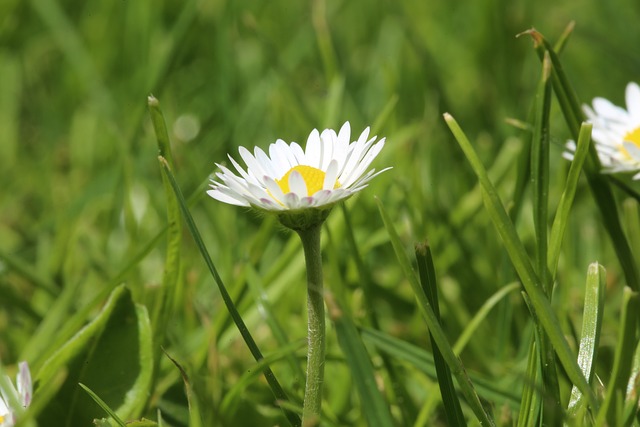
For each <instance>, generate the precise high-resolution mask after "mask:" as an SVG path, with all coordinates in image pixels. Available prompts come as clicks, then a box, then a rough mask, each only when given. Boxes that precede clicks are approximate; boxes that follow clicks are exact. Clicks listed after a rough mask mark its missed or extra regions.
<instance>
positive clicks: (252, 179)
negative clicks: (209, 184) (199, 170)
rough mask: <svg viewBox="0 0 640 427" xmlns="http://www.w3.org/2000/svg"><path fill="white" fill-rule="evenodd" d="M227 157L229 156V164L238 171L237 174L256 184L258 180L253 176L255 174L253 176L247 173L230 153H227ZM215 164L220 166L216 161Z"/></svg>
mask: <svg viewBox="0 0 640 427" xmlns="http://www.w3.org/2000/svg"><path fill="white" fill-rule="evenodd" d="M228 157H229V160H230V161H231V164H232V165H233V167H234V168H236V170H237V171H238V173H239V174H240V175H241V176H242V177H243V178H244V179H246V180H247V182H251V183H253V184H256V185H257V184H258V181H257V180H256V177H255V176H253V175H251V174H249V173H247V172H246V171H245V170H244V168H243V167H242V166H240V164H239V163H238V162H236V161H235V160H234V158H233V157H231V156H230V155H228ZM216 166H218V167H220V165H218V164H217V163H216Z"/></svg>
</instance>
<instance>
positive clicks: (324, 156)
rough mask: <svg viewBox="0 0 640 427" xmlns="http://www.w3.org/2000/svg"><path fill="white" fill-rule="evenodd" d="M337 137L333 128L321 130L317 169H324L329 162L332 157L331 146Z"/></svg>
mask: <svg viewBox="0 0 640 427" xmlns="http://www.w3.org/2000/svg"><path fill="white" fill-rule="evenodd" d="M337 139H338V135H336V131H334V130H333V129H325V130H323V131H322V134H321V135H320V140H321V144H320V163H319V166H318V169H320V170H326V168H327V166H328V165H329V162H330V161H331V159H332V158H333V146H334V145H335V143H336V140H337Z"/></svg>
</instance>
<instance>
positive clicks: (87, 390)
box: [78, 383, 127, 427]
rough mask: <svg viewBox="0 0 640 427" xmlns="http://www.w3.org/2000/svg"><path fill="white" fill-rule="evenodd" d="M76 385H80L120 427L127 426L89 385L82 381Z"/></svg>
mask: <svg viewBox="0 0 640 427" xmlns="http://www.w3.org/2000/svg"><path fill="white" fill-rule="evenodd" d="M78 385H79V386H80V387H82V389H83V390H84V391H86V392H87V394H88V395H89V396H91V398H92V399H93V400H94V401H95V402H96V403H97V404H98V405H99V406H100V407H101V408H102V409H103V410H104V412H106V413H107V415H109V416H110V417H111V418H112V419H113V420H114V421H115V422H116V424H118V425H119V426H120V427H127V426H126V424H125V423H124V421H122V420H121V419H120V417H118V415H117V414H116V413H115V411H114V410H113V409H111V408H110V407H109V405H107V404H106V403H105V402H104V400H102V399H100V397H99V396H98V395H97V394H95V393H94V392H93V391H92V390H91V389H90V388H89V387H87V386H86V385H84V384H82V383H78Z"/></svg>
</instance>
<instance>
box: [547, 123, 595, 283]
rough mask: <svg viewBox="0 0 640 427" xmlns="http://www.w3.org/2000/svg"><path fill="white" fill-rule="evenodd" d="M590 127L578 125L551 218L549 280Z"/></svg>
mask: <svg viewBox="0 0 640 427" xmlns="http://www.w3.org/2000/svg"><path fill="white" fill-rule="evenodd" d="M592 128H593V125H591V124H590V123H582V125H581V126H580V135H579V136H578V144H577V148H576V152H575V153H574V155H573V161H572V162H571V166H570V167H569V174H568V175H567V182H566V183H565V187H564V191H563V192H562V196H560V203H559V204H558V209H557V210H556V216H555V218H554V219H553V225H552V226H551V234H550V236H549V255H548V257H547V259H548V263H549V272H550V275H551V281H553V279H554V278H555V276H556V271H557V268H558V260H559V259H560V248H561V246H562V239H563V238H564V231H565V229H566V228H567V222H568V220H569V212H570V211H571V205H572V204H573V199H574V197H575V195H576V189H577V188H578V178H580V172H581V171H582V166H583V165H584V161H585V159H586V158H587V153H588V152H589V145H590V144H591V129H592Z"/></svg>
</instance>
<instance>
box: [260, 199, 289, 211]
mask: <svg viewBox="0 0 640 427" xmlns="http://www.w3.org/2000/svg"><path fill="white" fill-rule="evenodd" d="M256 206H260V207H262V208H264V209H267V210H270V211H283V210H285V208H284V206H282V205H280V204H279V203H276V202H274V201H273V200H271V199H260V204H256Z"/></svg>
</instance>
